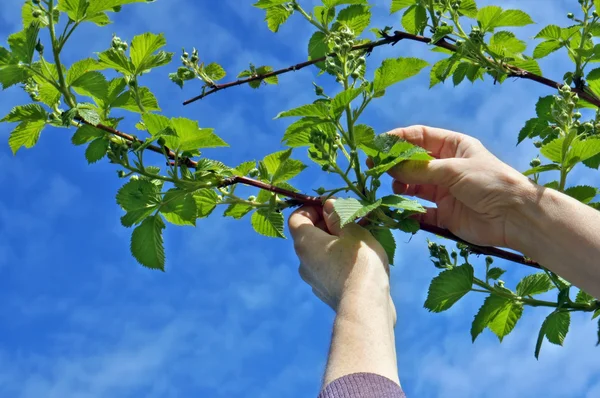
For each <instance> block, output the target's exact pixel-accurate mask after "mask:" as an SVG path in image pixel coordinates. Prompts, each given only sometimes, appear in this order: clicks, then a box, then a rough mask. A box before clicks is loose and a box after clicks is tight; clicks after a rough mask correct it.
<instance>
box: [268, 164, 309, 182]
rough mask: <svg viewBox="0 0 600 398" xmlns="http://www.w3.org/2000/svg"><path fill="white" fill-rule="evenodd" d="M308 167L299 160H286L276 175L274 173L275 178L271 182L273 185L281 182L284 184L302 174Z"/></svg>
mask: <svg viewBox="0 0 600 398" xmlns="http://www.w3.org/2000/svg"><path fill="white" fill-rule="evenodd" d="M305 168H306V165H304V163H302V162H301V161H299V160H295V159H286V160H285V161H284V162H282V163H281V165H280V166H279V167H278V168H277V170H276V171H275V173H273V178H272V180H271V183H272V184H276V183H279V182H284V181H287V180H290V179H292V178H294V177H295V176H297V175H298V174H300V173H301V172H302V171H303V170H304V169H305Z"/></svg>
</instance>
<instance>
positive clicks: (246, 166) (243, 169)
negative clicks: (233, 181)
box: [233, 160, 256, 176]
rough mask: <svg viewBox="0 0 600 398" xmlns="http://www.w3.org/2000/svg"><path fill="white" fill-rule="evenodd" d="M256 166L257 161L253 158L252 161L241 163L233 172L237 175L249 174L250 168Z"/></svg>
mask: <svg viewBox="0 0 600 398" xmlns="http://www.w3.org/2000/svg"><path fill="white" fill-rule="evenodd" d="M255 167H256V161H255V160H251V161H248V162H244V163H242V164H240V165H239V166H237V167H236V168H235V169H233V172H234V173H235V174H237V175H240V176H245V175H248V173H250V170H252V169H254V168H255Z"/></svg>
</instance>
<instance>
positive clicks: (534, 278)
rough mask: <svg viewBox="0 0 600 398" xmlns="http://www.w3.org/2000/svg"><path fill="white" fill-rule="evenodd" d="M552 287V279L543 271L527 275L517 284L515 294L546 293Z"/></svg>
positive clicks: (532, 294)
mask: <svg viewBox="0 0 600 398" xmlns="http://www.w3.org/2000/svg"><path fill="white" fill-rule="evenodd" d="M552 289H554V284H553V283H552V280H550V278H549V277H548V275H547V274H546V273H545V272H539V273H537V274H531V275H527V276H526V277H524V278H523V279H521V281H520V282H519V283H518V284H517V295H519V296H521V297H524V296H534V295H536V294H541V293H546V292H549V291H550V290H552Z"/></svg>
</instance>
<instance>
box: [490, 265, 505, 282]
mask: <svg viewBox="0 0 600 398" xmlns="http://www.w3.org/2000/svg"><path fill="white" fill-rule="evenodd" d="M505 272H506V270H503V269H502V268H498V267H494V268H490V270H489V271H488V273H487V278H488V279H494V280H496V279H499V278H500V277H501V276H502V275H504V273H505Z"/></svg>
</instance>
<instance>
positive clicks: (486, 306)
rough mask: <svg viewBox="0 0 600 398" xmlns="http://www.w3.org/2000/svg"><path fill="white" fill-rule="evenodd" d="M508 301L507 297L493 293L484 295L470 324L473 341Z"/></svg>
mask: <svg viewBox="0 0 600 398" xmlns="http://www.w3.org/2000/svg"><path fill="white" fill-rule="evenodd" d="M509 301H510V300H509V299H507V298H505V297H502V296H498V295H495V294H490V295H489V296H487V297H486V299H485V301H484V302H483V305H482V306H481V308H479V311H478V312H477V315H475V319H473V324H472V325H471V338H472V339H473V342H475V339H477V336H479V335H480V334H481V332H483V330H484V329H485V328H486V327H487V326H488V324H489V323H490V322H491V321H492V320H493V319H494V317H495V316H496V315H497V314H498V312H500V310H501V309H503V308H504V307H505V306H506V304H507V303H508V302H509Z"/></svg>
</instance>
